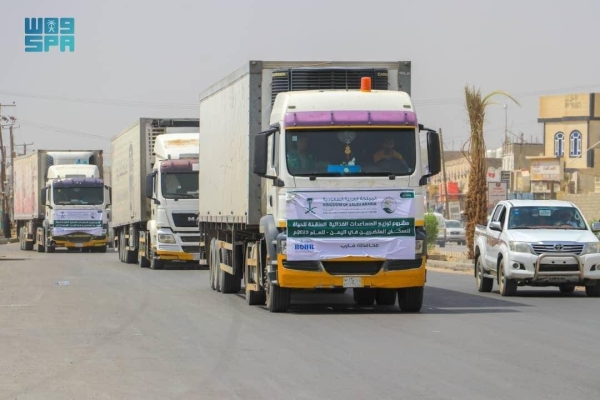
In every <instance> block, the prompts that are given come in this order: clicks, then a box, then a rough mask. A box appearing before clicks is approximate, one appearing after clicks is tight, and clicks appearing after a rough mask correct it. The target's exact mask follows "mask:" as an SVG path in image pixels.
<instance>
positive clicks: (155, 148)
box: [111, 118, 201, 269]
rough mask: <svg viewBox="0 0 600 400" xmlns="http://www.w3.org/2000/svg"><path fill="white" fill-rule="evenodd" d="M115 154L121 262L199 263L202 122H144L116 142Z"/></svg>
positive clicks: (117, 237) (153, 265) (115, 222)
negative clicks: (200, 127) (199, 149)
mask: <svg viewBox="0 0 600 400" xmlns="http://www.w3.org/2000/svg"><path fill="white" fill-rule="evenodd" d="M111 155H112V165H111V173H112V177H111V182H112V185H113V204H112V227H113V230H114V237H115V240H116V241H117V243H118V250H119V258H120V260H121V261H122V262H125V263H136V262H139V263H140V266H141V267H147V266H150V267H151V268H153V269H158V268H162V267H163V264H164V263H165V262H196V263H197V262H198V261H199V260H200V257H201V256H200V252H201V244H200V238H199V235H198V225H197V223H196V217H197V214H198V200H197V199H198V119H197V118H195V119H194V118H168V119H166V118H140V119H139V120H138V121H136V123H135V124H133V125H132V126H130V127H129V128H128V129H126V130H124V131H123V132H121V133H120V134H119V135H117V136H115V137H114V138H113V139H112V141H111ZM172 182H174V183H173V184H174V185H175V186H173V188H174V189H173V190H171V189H170V188H169V187H170V185H171V184H172Z"/></svg>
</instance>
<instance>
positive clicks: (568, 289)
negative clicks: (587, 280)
mask: <svg viewBox="0 0 600 400" xmlns="http://www.w3.org/2000/svg"><path fill="white" fill-rule="evenodd" d="M558 290H560V292H561V293H563V294H571V293H573V292H574V291H575V285H569V284H566V283H563V284H561V285H559V286H558Z"/></svg>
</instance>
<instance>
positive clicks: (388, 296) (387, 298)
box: [375, 289, 396, 306]
mask: <svg viewBox="0 0 600 400" xmlns="http://www.w3.org/2000/svg"><path fill="white" fill-rule="evenodd" d="M375 301H376V302H377V305H378V306H393V305H394V304H396V290H395V289H377V291H376V292H375Z"/></svg>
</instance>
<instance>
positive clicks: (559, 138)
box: [554, 132, 565, 157]
mask: <svg viewBox="0 0 600 400" xmlns="http://www.w3.org/2000/svg"><path fill="white" fill-rule="evenodd" d="M564 144H565V135H564V134H563V133H562V132H558V133H556V134H555V135H554V155H555V156H556V157H562V156H563V155H564V154H565V146H564Z"/></svg>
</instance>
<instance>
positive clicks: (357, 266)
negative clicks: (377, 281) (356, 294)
mask: <svg viewBox="0 0 600 400" xmlns="http://www.w3.org/2000/svg"><path fill="white" fill-rule="evenodd" d="M322 264H323V268H325V271H327V272H328V273H329V274H331V275H375V274H377V273H378V272H379V271H380V270H381V267H382V265H383V261H359V262H345V261H337V262H336V261H323V262H322Z"/></svg>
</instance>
